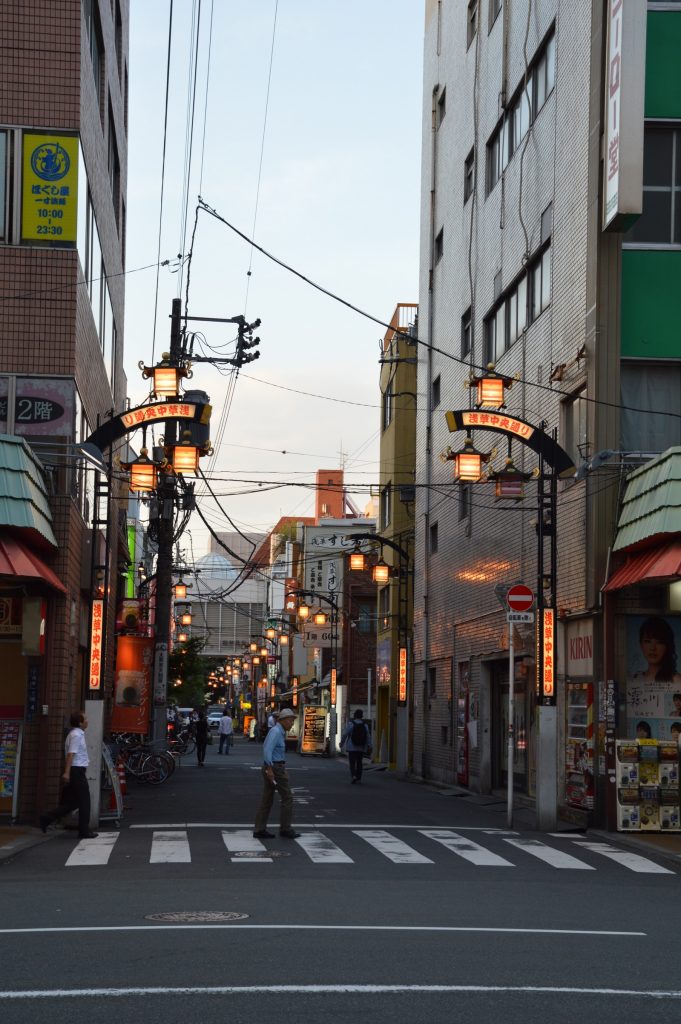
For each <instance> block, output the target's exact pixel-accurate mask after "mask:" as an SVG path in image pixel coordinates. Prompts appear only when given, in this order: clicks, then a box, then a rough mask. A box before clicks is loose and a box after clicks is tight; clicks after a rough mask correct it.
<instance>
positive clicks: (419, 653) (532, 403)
mask: <svg viewBox="0 0 681 1024" xmlns="http://www.w3.org/2000/svg"><path fill="white" fill-rule="evenodd" d="M466 7H467V5H465V4H459V3H454V2H451V0H444V2H443V3H442V5H441V19H442V21H441V26H440V29H439V33H438V25H437V9H436V6H435V5H429V9H430V10H431V15H430V18H429V19H428V20H427V23H426V40H425V70H424V93H423V95H424V101H423V170H422V203H421V209H422V230H421V284H420V295H419V307H420V316H419V322H420V329H419V336H420V338H421V339H422V340H423V341H426V340H427V339H428V325H429V322H430V321H431V320H432V344H433V346H435V348H436V349H440V350H442V351H441V352H438V351H433V352H432V355H431V357H430V358H431V360H432V368H431V371H430V374H429V372H428V352H427V349H426V346H425V345H421V346H419V365H418V374H419V383H418V391H419V396H420V400H419V416H418V421H417V477H418V478H419V479H420V480H421V481H424V482H427V480H428V473H429V474H430V483H431V485H432V486H431V488H430V489H426V488H419V489H418V490H417V509H416V522H417V539H416V577H415V579H416V596H415V620H416V625H415V663H416V666H415V694H416V698H417V701H418V702H419V705H420V706H419V707H417V710H416V728H415V750H414V755H415V756H414V763H415V770H416V771H417V772H418V770H419V765H420V764H424V765H425V766H426V767H427V770H428V773H429V774H430V775H431V776H432V777H435V778H441V779H449V780H451V777H452V772H453V764H454V751H453V750H452V749H451V748H449V747H448V745H447V744H443V743H442V738H443V737H444V732H443V729H444V727H445V725H448V723H449V720H450V717H451V714H450V710H449V707H448V706H447V705H448V701H447V696H448V686H449V683H448V677H447V672H446V671H444V670H443V667H444V666H445V665H447V663H448V662H450V663H453V664H454V665H455V666H456V664H457V663H458V662H460V661H464V660H468V659H471V686H472V688H473V690H474V691H475V689H476V687H477V685H478V681H479V678H480V671H481V662H482V661H484V660H486V659H502V658H504V657H505V649H506V644H507V640H506V639H505V637H506V623H505V617H504V614H503V611H502V609H501V607H500V605H499V604H498V601H497V599H496V597H495V596H494V586H495V584H497V583H500V582H511V581H513V580H516V579H525V580H526V581H527V582H528V583H529V584H531V585H534V583H535V581H536V555H537V538H536V533H535V529H534V521H535V520H536V518H537V512H536V498H535V490H534V487H535V485H534V484H532V483H530V485H529V486H528V488H527V493H528V494H530V495H531V497H530V498H529V499H526V500H525V501H524V502H523V503H521V504H518V505H511V504H510V503H508V502H503V503H499V504H495V503H494V500H493V488H492V485H490V484H486V485H485V484H477V485H474V486H473V487H472V488H471V491H470V511H469V514H468V515H467V516H466V517H465V518H463V519H462V518H460V503H459V497H460V496H459V494H458V492H457V489H456V488H454V487H452V472H451V470H452V465H451V463H449V462H442V461H441V460H440V458H439V456H440V453H441V452H442V451H443V450H444V449H445V448H446V447H447V446H448V445H450V444H451V446H452V448H453V449H454V450H457V449H458V448H460V447H461V445H462V442H463V437H464V435H463V434H462V433H457V434H454V435H450V433H449V431H448V428H447V424H446V422H445V418H444V413H445V411H446V410H447V409H461V408H468V406H469V394H468V391H467V390H466V389H465V388H464V381H465V379H466V378H467V376H468V373H469V370H470V366H469V365H467V363H468V361H467V360H466V361H463V362H462V361H461V359H460V355H461V318H462V316H463V314H464V312H465V311H466V309H467V308H468V307H469V306H472V307H473V327H474V330H473V350H472V353H471V356H470V357H469V360H470V362H471V363H472V364H474V365H475V366H477V367H480V366H482V365H483V364H484V354H483V320H484V318H485V316H486V314H487V313H488V312H489V311H490V310H491V308H492V306H493V305H494V302H495V299H496V297H497V296H498V295H499V293H500V291H501V292H503V291H504V290H505V289H506V288H507V287H508V285H509V284H510V283H511V282H512V281H513V280H514V279H515V278H516V277H517V276H518V274H519V273H520V272H521V270H522V268H523V266H524V265H525V264H526V261H527V259H528V257H529V258H531V257H532V255H533V254H534V253H536V251H537V249H538V247H539V245H540V237H541V236H540V230H541V217H542V212H543V211H544V210H545V209H546V208H547V207H548V206H549V204H551V203H553V231H552V242H551V248H552V256H553V271H552V295H551V304H550V306H549V308H548V309H547V310H546V311H545V312H544V313H543V314H542V315H541V316H540V317H539V318H538V320H536V321H535V323H533V324H532V325H531V326H530V327H529V328H528V330H527V331H526V333H525V336H524V338H523V339H522V340H519V341H517V342H516V343H515V344H514V345H513V347H512V348H511V349H510V350H509V351H508V352H507V353H506V354H505V355H504V356H503V357H502V359H501V360H500V361H499V364H498V369H499V371H500V372H502V373H504V374H505V375H507V376H510V377H514V376H515V375H518V376H519V377H520V380H519V381H516V382H515V383H514V385H513V387H512V389H511V390H510V391H509V392H507V399H506V401H507V408H508V411H509V413H511V414H515V415H517V416H520V417H521V418H524V419H527V420H529V421H531V422H533V423H540V422H541V421H542V420H543V421H545V423H546V427H545V429H546V430H547V431H551V430H552V429H553V428H554V427H557V428H558V429H559V442H560V441H561V440H562V441H563V443H564V437H563V434H562V424H561V396H559V395H557V394H556V395H555V396H554V395H552V394H551V390H555V391H557V390H559V389H560V388H561V385H558V384H556V385H553V386H552V385H551V383H550V375H551V372H552V369H553V368H554V367H555V366H556V365H557V364H559V363H563V362H565V363H567V362H569V361H571V360H573V357H574V356H575V354H576V352H577V351H578V349H579V348H580V346H581V344H582V343H583V342H584V341H585V337H586V335H585V317H586V282H587V267H588V260H589V252H588V249H587V217H588V208H589V202H590V198H591V197H590V195H589V177H588V169H589V164H588V160H589V89H590V62H591V52H592V51H591V10H590V5H588V4H580V5H573V4H570V5H567V4H565V3H557V2H556V0H538V2H535V3H534V4H533V5H532V16H531V18H530V21H529V28H528V21H527V16H526V11H520V10H515V9H514V8H513V9H512V13H511V18H510V35H509V42H508V67H509V71H508V96H509V98H510V96H511V95H512V94H513V93H514V92H515V90H516V88H517V86H518V85H519V84H520V82H521V81H522V78H523V75H524V70H525V62H524V54H525V53H526V54H527V57H528V59H529V60H531V59H532V57H533V56H534V54H535V53H536V52H537V50H538V48H539V46H540V44H541V42H542V40H543V39H544V38H545V37H546V34H547V32H548V31H549V29H550V27H551V25H552V23H553V22H554V20H555V23H556V42H557V58H556V64H557V71H556V87H555V89H554V91H553V93H552V95H551V96H550V97H549V98H548V100H547V101H546V103H545V105H544V107H543V108H542V109H541V110H540V111H539V113H538V116H537V118H536V120H535V122H534V124H533V127H532V129H531V131H530V133H529V134H528V136H527V137H526V141H525V143H523V145H521V147H520V149H519V150H518V151H516V152H515V153H514V155H513V157H512V158H511V160H510V161H509V163H508V166H507V168H506V171H505V174H504V176H503V180H500V181H498V182H497V183H496V185H495V187H494V188H493V189H492V191H491V192H490V194H489V195H488V196H487V195H486V148H487V142H488V140H489V138H490V136H491V135H492V133H493V131H494V128H495V126H496V125H497V123H498V120H499V116H500V113H501V108H500V99H499V97H500V94H501V92H502V70H501V69H502V66H503V39H502V18H501V17H499V18H498V19H497V21H496V23H495V24H494V26H493V27H492V28H491V30H490V29H489V25H488V16H487V15H488V5H487V4H486V3H481V4H480V12H481V13H480V28H479V32H478V35H477V38H476V39H475V40H474V41H473V43H472V44H471V46H470V47H469V48H468V49H467V47H466ZM526 32H527V40H526V38H525V37H526ZM438 35H439V41H440V53H439V55H438V53H437V47H438ZM476 59H477V62H478V76H477V83H476ZM436 85H437V86H439V90H438V92H437V93H436V94H435V99H434V98H433V90H434V87H435V86H436ZM443 89H446V109H445V113H444V117H443V119H442V123H441V124H440V125H439V126H437V127H436V130H433V121H434V120H435V124H436V125H437V121H438V116H439V113H440V110H439V108H438V103H437V100H438V97H440V96H441V95H442V90H443ZM476 98H477V114H475V113H474V112H475V108H476V103H475V99H476ZM433 106H434V107H435V118H434V119H433V113H432V110H433ZM474 144H475V152H476V180H477V195H476V196H475V197H471V198H469V199H468V201H467V202H466V203H464V198H463V189H464V161H465V159H466V157H467V155H468V153H469V151H470V150H471V148H472V147H473V145H474ZM523 153H524V155H523ZM433 154H434V161H435V166H434V167H433ZM431 192H432V193H434V195H433V196H432V197H431ZM431 202H433V204H434V210H435V215H434V234H437V233H438V232H439V231H440V230H442V232H443V245H442V256H441V258H440V259H439V261H438V262H437V264H436V265H435V266H434V267H433V269H432V277H431V274H430V267H431V260H430V247H431V238H430V208H431ZM523 225H524V227H523ZM469 254H470V257H469ZM471 278H472V281H473V285H474V290H473V292H471ZM431 283H432V290H431V288H430V285H431ZM431 302H432V309H431V308H430V304H431ZM452 356H453V357H454V358H451V357H452ZM585 365H586V364H585V363H584V362H583V363H582V364H581V365H580V366H578V367H576V369H575V371H573V376H572V378H571V380H570V388H571V389H574V388H575V387H576V385H577V384H578V383H579V382H580V380H583V379H584V373H585ZM438 374H439V375H440V377H441V396H442V398H441V404H440V406H439V408H437V409H435V410H433V414H432V422H431V430H430V432H429V431H428V417H427V412H426V409H427V400H428V392H429V377H430V380H432V379H433V378H434V377H436V376H437V375H438ZM475 442H476V447H478V448H480V449H481V450H483V451H489V450H490V449H491V448H492V447H495V446H496V447H497V449H498V455H497V457H496V460H495V465H496V467H497V468H500V467H501V465H503V458H504V457H505V455H506V440H505V438H502V437H501V435H495V434H492V433H482V432H477V433H476V434H475ZM429 448H430V451H429ZM513 454H514V459H515V461H516V465H518V467H519V468H524V469H531V468H533V467H534V465H535V464H536V457H535V456H534V455H533V453H531V452H530V453H528V454H525V453H524V452H523V451H522V448H521V446H519V445H517V446H515V448H514V452H513ZM559 491H560V496H559V505H560V510H559V526H558V529H559V535H560V547H561V557H560V569H561V573H560V576H559V594H560V596H559V603H561V602H562V601H563V600H565V601H566V603H569V606H570V607H572V608H581V607H583V605H584V579H583V564H584V558H583V555H584V522H585V520H584V517H585V507H584V500H583V493H582V491H581V490H580V486H578V487H577V488H575V487H574V486H573V485H565V484H559ZM435 522H437V524H438V550H437V553H435V554H432V555H429V554H428V551H427V543H428V531H429V528H430V526H432V524H433V523H435ZM426 608H427V613H428V614H427V621H426V614H425V611H426ZM519 653H520V654H531V653H532V651H531V650H529V651H522V650H521V651H520V652H519ZM429 663H431V664H432V667H435V668H436V678H437V681H436V685H435V696H434V697H430V696H429V695H430V690H431V685H430V681H429V675H428V668H429ZM441 676H443V677H444V679H443V682H442V683H440V677H441ZM424 694H427V695H428V696H426V697H425V699H426V706H425V708H424V706H423V701H424ZM424 712H425V714H424ZM424 718H425V725H424ZM424 746H425V747H426V749H425V756H424ZM479 753H480V750H479V749H478V750H477V751H476V749H473V750H472V752H471V754H472V757H471V768H472V774H473V775H475V774H476V773H477V772H478V770H479V767H480V766H479V764H478V762H477V758H478V756H479Z"/></svg>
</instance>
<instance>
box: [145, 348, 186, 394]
mask: <svg viewBox="0 0 681 1024" xmlns="http://www.w3.org/2000/svg"><path fill="white" fill-rule="evenodd" d="M139 368H140V370H141V371H142V376H143V377H145V378H148V377H153V382H154V383H153V390H154V394H155V395H156V397H157V398H174V397H175V396H176V395H179V393H180V380H181V378H182V377H187V376H188V372H187V370H186V368H185V367H184V366H172V365H171V363H170V353H169V352H164V353H163V355H162V356H161V362H160V363H158V364H157V365H156V366H145V365H144V363H140V364H139Z"/></svg>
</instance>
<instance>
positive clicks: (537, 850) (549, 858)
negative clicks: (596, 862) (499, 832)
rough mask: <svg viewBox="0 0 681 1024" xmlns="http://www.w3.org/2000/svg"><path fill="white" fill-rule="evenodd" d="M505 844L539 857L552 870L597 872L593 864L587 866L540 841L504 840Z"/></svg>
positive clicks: (523, 839) (581, 861)
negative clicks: (566, 869)
mask: <svg viewBox="0 0 681 1024" xmlns="http://www.w3.org/2000/svg"><path fill="white" fill-rule="evenodd" d="M504 842H505V843H510V845H511V846H515V847H516V849H518V850H523V851H524V852H525V853H529V854H530V855H531V856H532V857H537V858H538V859H539V860H543V861H544V863H545V864H550V865H551V867H552V868H559V869H564V868H569V869H571V870H573V871H595V870H596V869H595V868H594V867H593V866H592V865H591V864H585V863H584V861H583V860H578V859H577V858H576V857H571V856H570V854H569V853H564V852H563V851H562V850H555V849H554V848H553V847H552V846H546V845H545V844H544V843H540V842H539V840H538V839H525V838H520V839H506V838H504Z"/></svg>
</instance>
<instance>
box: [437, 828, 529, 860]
mask: <svg viewBox="0 0 681 1024" xmlns="http://www.w3.org/2000/svg"><path fill="white" fill-rule="evenodd" d="M419 831H420V832H421V834H422V835H424V836H428V838H429V839H434V840H435V842H436V843H442V845H443V846H446V847H447V849H448V850H451V851H452V853H455V854H456V855H457V856H458V857H463V859H464V860H468V861H470V862H471V864H477V865H478V866H479V867H488V868H489V867H497V868H512V867H513V865H512V864H511V862H510V860H505V859H504V857H500V856H499V855H498V854H496V853H493V852H492V851H491V850H487V849H486V848H485V847H484V846H480V845H479V844H478V843H474V842H473V840H472V839H466V838H465V837H464V836H460V835H459V834H458V833H457V832H451V831H450V830H449V829H441V828H422V829H419Z"/></svg>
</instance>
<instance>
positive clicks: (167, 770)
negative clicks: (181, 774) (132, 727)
mask: <svg viewBox="0 0 681 1024" xmlns="http://www.w3.org/2000/svg"><path fill="white" fill-rule="evenodd" d="M116 746H117V752H116V756H117V758H118V759H119V760H120V761H122V762H123V764H124V766H125V770H126V772H129V773H130V775H132V776H133V778H135V779H139V780H140V782H148V783H150V784H151V785H153V786H158V785H160V784H161V783H162V782H165V781H166V779H168V778H169V777H170V776H171V775H172V774H173V772H174V771H175V758H174V757H173V756H172V754H171V753H170V752H169V751H167V750H156V749H154V747H153V745H151V744H145V743H141V742H140V739H139V736H130V735H126V734H121V735H120V736H118V737H116Z"/></svg>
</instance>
